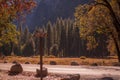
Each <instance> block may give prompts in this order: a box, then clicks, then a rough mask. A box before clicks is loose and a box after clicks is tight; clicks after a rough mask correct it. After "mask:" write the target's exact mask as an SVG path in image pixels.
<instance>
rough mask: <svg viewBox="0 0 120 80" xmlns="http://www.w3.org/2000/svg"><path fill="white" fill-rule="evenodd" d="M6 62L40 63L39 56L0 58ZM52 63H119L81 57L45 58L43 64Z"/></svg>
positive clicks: (110, 60)
mask: <svg viewBox="0 0 120 80" xmlns="http://www.w3.org/2000/svg"><path fill="white" fill-rule="evenodd" d="M4 61H7V62H9V63H12V62H13V61H17V62H19V63H25V62H30V63H31V64H38V63H39V56H33V57H21V56H7V57H4V58H0V63H3V62H4ZM50 61H55V62H56V63H57V65H70V64H71V62H77V63H78V64H80V65H92V64H94V63H97V64H98V65H100V66H102V65H105V66H112V65H114V63H117V62H118V60H117V57H116V56H113V57H109V58H106V59H97V58H86V57H84V56H83V57H80V58H55V57H44V58H43V62H44V64H50Z"/></svg>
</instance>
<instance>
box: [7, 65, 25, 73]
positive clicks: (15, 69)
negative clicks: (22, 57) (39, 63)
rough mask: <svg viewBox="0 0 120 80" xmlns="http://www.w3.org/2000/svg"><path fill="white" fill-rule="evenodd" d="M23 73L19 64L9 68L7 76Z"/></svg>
mask: <svg viewBox="0 0 120 80" xmlns="http://www.w3.org/2000/svg"><path fill="white" fill-rule="evenodd" d="M22 72H23V68H22V66H21V64H18V63H17V64H15V65H13V66H12V67H11V68H10V71H9V75H17V74H19V73H22Z"/></svg>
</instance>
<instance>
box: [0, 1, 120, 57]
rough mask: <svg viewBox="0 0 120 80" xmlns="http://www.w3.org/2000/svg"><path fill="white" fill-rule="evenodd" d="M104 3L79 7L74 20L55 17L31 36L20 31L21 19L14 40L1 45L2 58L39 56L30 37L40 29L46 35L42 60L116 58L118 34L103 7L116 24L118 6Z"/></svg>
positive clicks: (36, 40)
mask: <svg viewBox="0 0 120 80" xmlns="http://www.w3.org/2000/svg"><path fill="white" fill-rule="evenodd" d="M106 1H107V0H101V1H99V0H98V1H96V2H95V3H92V4H83V5H79V6H77V7H76V8H75V14H74V17H75V18H74V19H71V18H67V19H62V18H60V17H59V18H57V20H56V21H55V22H51V21H48V23H47V24H46V25H43V26H36V28H35V30H34V31H33V32H30V31H29V28H28V27H27V26H26V27H25V28H23V25H24V24H22V23H23V22H22V20H23V19H21V20H19V21H18V22H19V23H18V25H17V26H18V27H17V32H18V34H17V36H16V37H15V38H16V40H15V41H10V42H9V43H2V45H1V48H0V52H1V53H2V54H4V55H5V56H9V55H18V56H25V57H28V56H34V55H39V46H40V44H39V38H36V37H35V36H34V33H35V32H36V30H40V29H41V28H42V29H44V31H46V32H47V37H46V38H45V39H44V42H45V44H44V55H45V56H49V55H54V56H56V57H80V56H86V57H97V58H104V57H107V56H111V55H112V56H114V55H117V54H119V52H117V50H116V43H117V44H118V48H119V42H120V40H119V35H118V33H119V31H117V29H116V28H115V27H116V25H115V21H114V19H113V17H112V16H111V11H110V10H109V7H106V6H105V5H107V6H110V7H111V8H112V10H113V11H114V14H115V16H117V21H118V22H120V2H119V0H114V1H113V0H111V1H107V2H108V4H107V3H106ZM99 4H100V5H99ZM101 4H102V5H101ZM97 5H98V6H97ZM20 17H22V16H20ZM118 26H119V24H118ZM119 27H120V26H119ZM15 34H16V33H15ZM113 36H114V37H113ZM115 41H116V42H115Z"/></svg>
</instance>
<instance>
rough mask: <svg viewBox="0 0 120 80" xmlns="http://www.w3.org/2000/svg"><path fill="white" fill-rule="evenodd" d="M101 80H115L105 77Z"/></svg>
mask: <svg viewBox="0 0 120 80" xmlns="http://www.w3.org/2000/svg"><path fill="white" fill-rule="evenodd" d="M100 80H114V79H113V78H112V77H104V78H101V79H100Z"/></svg>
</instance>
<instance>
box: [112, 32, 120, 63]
mask: <svg viewBox="0 0 120 80" xmlns="http://www.w3.org/2000/svg"><path fill="white" fill-rule="evenodd" d="M111 35H112V38H113V40H114V43H115V46H116V51H117V56H118V61H119V62H120V48H119V44H118V41H117V40H116V39H115V37H114V35H113V33H111Z"/></svg>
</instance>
